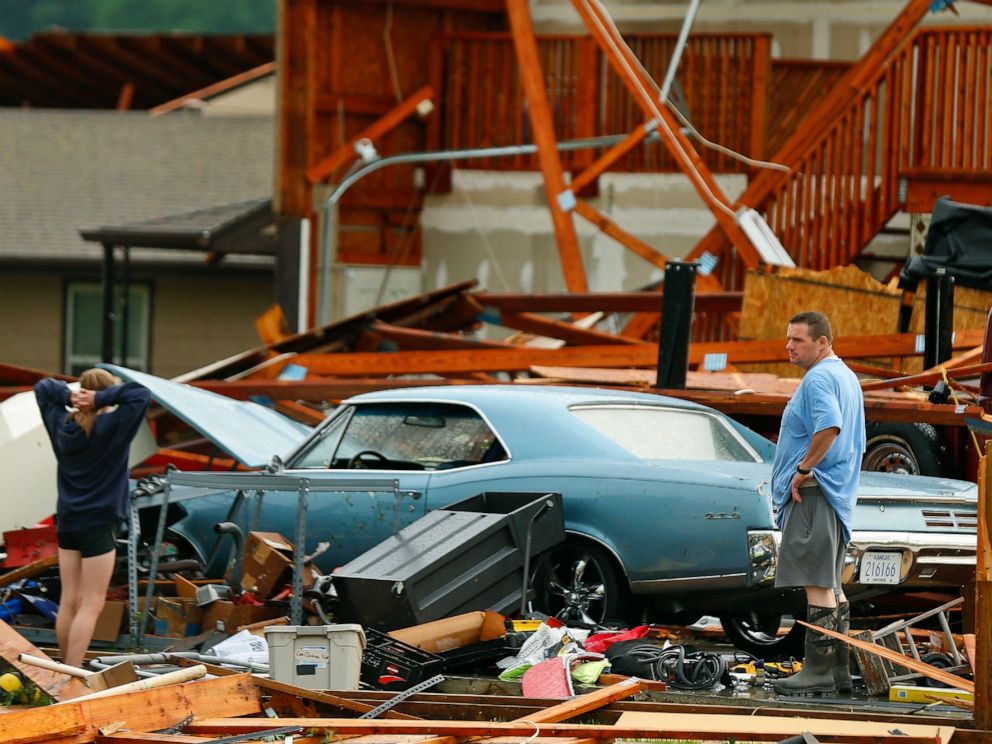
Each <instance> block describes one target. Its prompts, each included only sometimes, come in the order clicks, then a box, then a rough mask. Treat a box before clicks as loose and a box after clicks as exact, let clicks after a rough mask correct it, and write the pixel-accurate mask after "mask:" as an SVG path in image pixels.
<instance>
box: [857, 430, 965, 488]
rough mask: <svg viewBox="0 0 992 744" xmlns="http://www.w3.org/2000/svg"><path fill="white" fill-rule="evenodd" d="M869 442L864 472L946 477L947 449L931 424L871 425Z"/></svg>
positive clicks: (862, 465)
mask: <svg viewBox="0 0 992 744" xmlns="http://www.w3.org/2000/svg"><path fill="white" fill-rule="evenodd" d="M867 439H868V444H867V447H866V448H865V457H864V460H862V462H861V469H862V470H873V471H879V472H882V473H907V474H909V475H933V476H938V477H939V476H943V475H945V472H946V467H945V464H944V463H945V461H946V459H947V446H946V445H945V444H944V443H943V442H941V440H940V436H939V435H938V434H937V430H936V429H934V428H933V426H931V425H930V424H900V423H894V422H891V421H873V422H871V423H870V424H868V427H867Z"/></svg>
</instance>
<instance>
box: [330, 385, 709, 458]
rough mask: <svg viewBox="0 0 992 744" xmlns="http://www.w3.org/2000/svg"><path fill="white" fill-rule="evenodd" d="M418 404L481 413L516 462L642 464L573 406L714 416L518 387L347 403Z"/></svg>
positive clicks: (615, 393) (675, 402)
mask: <svg viewBox="0 0 992 744" xmlns="http://www.w3.org/2000/svg"><path fill="white" fill-rule="evenodd" d="M414 401H422V402H445V403H455V404H462V405H468V406H471V407H473V408H476V409H478V410H479V411H481V413H482V414H483V415H484V416H485V418H487V419H488V420H489V422H490V423H491V425H492V426H493V427H494V429H495V430H496V432H497V434H498V435H499V436H500V437H501V438H502V439H503V440H504V444H505V445H506V446H507V447H508V449H509V450H510V453H511V455H512V456H513V457H514V459H540V458H548V457H556V458H568V459H573V458H581V459H589V458H596V459H598V458H607V459H611V460H617V459H621V460H628V459H629V460H638V459H639V458H637V457H636V456H635V455H633V454H632V453H631V452H629V451H628V450H626V449H624V448H623V447H621V446H619V445H618V444H616V443H615V442H613V441H612V440H611V439H609V438H608V437H606V436H604V435H603V434H601V433H600V432H598V431H596V430H595V429H594V428H593V427H592V426H589V425H587V424H585V423H584V422H583V421H581V419H579V418H577V417H575V416H573V415H572V414H571V412H570V409H571V408H572V407H574V406H580V405H610V404H627V405H640V406H652V407H658V406H664V407H677V408H682V409H691V410H710V409H707V408H706V407H705V406H700V405H698V404H695V403H692V402H689V401H683V400H679V399H678V398H671V397H668V396H664V395H651V394H647V393H637V392H632V391H624V390H609V389H599V388H583V387H562V386H544V385H542V386H539V387H537V386H528V385H519V384H506V385H433V386H425V387H416V388H403V389H396V390H380V391H376V392H373V393H363V394H361V395H356V396H354V397H352V398H349V399H348V400H346V401H344V403H345V404H352V403H353V404H356V405H366V404H372V403H389V402H414Z"/></svg>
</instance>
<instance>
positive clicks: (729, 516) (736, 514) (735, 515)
mask: <svg viewBox="0 0 992 744" xmlns="http://www.w3.org/2000/svg"><path fill="white" fill-rule="evenodd" d="M740 518H741V514H740V512H735V511H734V512H730V514H727V512H720V513H719V514H714V513H713V512H709V513H708V514H704V515H703V519H740Z"/></svg>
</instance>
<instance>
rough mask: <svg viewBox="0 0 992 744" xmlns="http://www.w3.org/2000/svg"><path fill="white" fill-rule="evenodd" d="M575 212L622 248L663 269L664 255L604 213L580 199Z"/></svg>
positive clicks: (664, 264)
mask: <svg viewBox="0 0 992 744" xmlns="http://www.w3.org/2000/svg"><path fill="white" fill-rule="evenodd" d="M575 212H576V213H577V214H578V215H579V216H580V217H582V218H583V219H584V220H587V221H588V222H590V223H591V224H593V225H595V226H596V227H597V228H599V229H600V231H601V232H603V233H604V234H606V235H609V236H610V237H611V238H613V239H614V240H615V241H617V242H618V243H619V244H620V245H622V246H623V247H624V248H627V249H629V250H631V251H633V252H634V253H636V254H637V255H638V256H640V257H641V258H643V259H644V260H645V261H647V262H648V263H650V264H653V265H654V266H657V267H658V268H659V269H664V268H665V266H666V264H668V258H667V257H666V256H665V255H663V254H661V253H659V252H658V251H656V250H655V249H654V248H652V247H651V246H649V245H648V244H647V243H645V242H644V241H643V240H641V239H640V238H636V237H634V236H633V235H631V234H630V233H629V232H627V231H626V230H624V229H623V228H622V227H620V226H619V225H618V224H617V223H615V222H614V221H613V220H611V219H610V218H609V217H607V216H606V215H605V214H603V213H602V212H600V211H599V210H598V209H596V208H594V207H591V206H589V204H588V203H586V202H585V201H583V200H582V199H577V200H576V202H575Z"/></svg>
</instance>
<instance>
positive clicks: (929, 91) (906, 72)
mask: <svg viewBox="0 0 992 744" xmlns="http://www.w3.org/2000/svg"><path fill="white" fill-rule="evenodd" d="M927 7H928V2H927V0H912V1H911V2H909V3H908V4H907V6H906V9H905V10H904V11H903V13H902V14H901V15H900V16H899V17H898V18H897V19H896V20H895V21H894V22H893V23H892V25H891V26H890V27H889V28H888V29H887V31H886V32H885V33H884V34H883V36H882V37H881V38H880V39H879V40H878V42H876V44H875V45H874V46H873V47H872V49H871V50H869V52H868V53H867V54H866V55H865V57H864V58H863V59H862V60H861V61H860V62H859V63H857V64H856V65H854V66H853V67H852V68H851V69H850V70H849V71H848V73H847V74H846V75H845V76H844V77H843V78H842V79H841V81H840V82H839V83H838V85H837V86H836V88H835V89H834V90H833V91H832V92H831V94H830V95H829V96H827V97H825V98H824V99H823V100H822V101H821V102H820V104H819V105H818V106H816V107H814V108H813V109H812V110H811V111H810V113H809V115H808V116H807V117H806V118H805V120H804V121H803V123H802V124H801V125H800V126H799V127H798V129H797V130H796V131H795V133H794V134H793V135H792V137H790V139H789V140H788V141H787V142H786V144H785V145H784V146H783V147H782V148H781V150H780V151H779V152H778V153H777V154H775V155H773V156H772V158H771V159H772V160H774V161H776V162H779V163H782V164H784V165H787V166H789V167H790V168H791V172H790V173H787V174H783V173H777V172H771V171H769V172H765V173H763V174H762V175H760V176H758V177H757V178H755V179H753V180H752V182H751V184H750V185H749V187H748V188H747V190H746V191H745V192H744V194H743V195H742V196H741V198H740V200H739V202H738V206H739V205H740V204H746V205H748V206H750V207H753V208H754V209H757V210H758V211H759V212H762V213H763V214H764V216H765V219H766V220H767V222H768V224H769V225H770V226H771V227H772V229H773V230H774V231H775V233H776V234H777V235H778V236H779V239H780V240H781V242H782V244H783V245H784V246H785V248H786V250H788V252H789V254H790V255H791V256H792V258H793V260H794V261H795V262H796V264H797V265H798V266H801V267H806V268H811V269H827V268H830V267H833V266H838V265H843V264H847V263H850V262H851V261H852V260H853V259H855V258H856V257H857V256H858V254H859V253H860V252H861V251H862V249H863V248H864V247H865V246H866V245H867V244H868V243H869V242H870V241H871V240H872V238H874V237H875V236H876V235H877V234H878V233H879V232H880V231H881V229H882V228H883V227H884V226H885V225H886V224H887V223H888V222H889V220H890V219H891V218H892V217H893V216H894V215H895V214H896V213H897V212H898V211H900V209H902V208H903V207H904V205H905V187H906V184H907V181H908V180H910V179H912V178H914V177H918V176H919V175H920V174H929V175H932V176H937V177H939V178H942V179H943V180H944V182H945V183H948V184H952V183H953V182H955V181H956V180H960V181H962V182H968V181H971V180H974V179H976V178H977V179H979V180H986V179H987V178H988V174H989V173H990V171H992V124H990V118H992V29H989V28H987V27H984V28H972V27H955V28H946V29H936V28H925V29H920V30H916V31H914V30H913V29H914V27H915V26H916V23H917V22H918V21H919V19H920V18H921V17H922V16H923V14H924V13H925V12H926V10H927ZM704 253H710V254H712V255H714V256H716V257H718V258H720V259H721V261H720V265H719V268H718V269H717V275H718V277H719V279H720V280H721V283H722V285H723V287H724V288H725V289H728V290H729V289H740V288H741V287H742V286H743V273H744V272H743V267H742V266H741V265H740V262H739V261H737V260H735V259H736V257H735V256H734V254H733V250H732V248H731V246H730V243H729V241H728V240H727V239H726V237H725V236H724V235H723V234H722V233H721V232H720V231H719V230H717V229H714V230H712V231H711V232H710V233H709V234H708V235H706V237H704V238H703V240H702V241H700V243H699V244H697V246H696V247H695V248H694V249H693V251H692V252H691V253H690V254H689V257H688V258H689V260H692V259H695V258H699V257H700V256H702V255H703V254H704Z"/></svg>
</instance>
